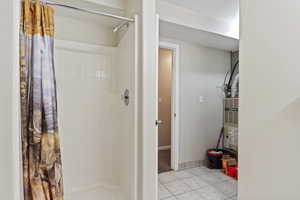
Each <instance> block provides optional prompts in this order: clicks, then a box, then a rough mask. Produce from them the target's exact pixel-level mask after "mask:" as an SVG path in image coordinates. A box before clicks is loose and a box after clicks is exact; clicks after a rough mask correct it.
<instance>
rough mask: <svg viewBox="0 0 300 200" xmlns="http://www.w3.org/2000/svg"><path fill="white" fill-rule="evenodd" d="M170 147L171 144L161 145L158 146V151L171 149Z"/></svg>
mask: <svg viewBox="0 0 300 200" xmlns="http://www.w3.org/2000/svg"><path fill="white" fill-rule="evenodd" d="M169 149H171V145H169V146H159V147H158V151H164V150H169Z"/></svg>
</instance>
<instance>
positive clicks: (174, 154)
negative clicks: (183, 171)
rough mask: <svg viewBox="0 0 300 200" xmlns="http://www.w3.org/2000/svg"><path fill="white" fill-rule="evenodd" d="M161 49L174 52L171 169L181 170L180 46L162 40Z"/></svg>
mask: <svg viewBox="0 0 300 200" xmlns="http://www.w3.org/2000/svg"><path fill="white" fill-rule="evenodd" d="M159 48H164V49H169V50H172V52H173V62H172V98H171V101H172V102H171V103H172V108H171V113H172V115H171V168H172V169H173V170H175V171H176V170H178V169H179V117H180V115H179V64H180V63H179V55H180V46H179V45H178V44H175V43H171V42H167V41H163V40H161V41H160V42H159Z"/></svg>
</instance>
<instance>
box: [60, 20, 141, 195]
mask: <svg viewBox="0 0 300 200" xmlns="http://www.w3.org/2000/svg"><path fill="white" fill-rule="evenodd" d="M135 29H136V28H135V26H134V25H132V26H131V27H130V28H129V30H128V31H127V33H126V34H125V35H124V36H123V38H122V39H121V41H120V42H119V45H118V46H117V47H108V46H100V45H90V44H85V43H80V42H70V41H59V40H57V41H56V68H57V78H58V84H57V85H58V100H59V101H58V102H59V114H60V115H59V116H60V127H61V136H62V151H63V163H64V177H65V189H66V199H67V200H68V199H72V200H77V199H78V200H83V199H90V200H98V199H103V198H107V199H110V198H111V199H116V200H119V199H124V200H127V199H128V200H129V199H130V200H131V199H134V196H135V192H136V168H137V166H136V146H137V145H136V128H135V127H136V124H135V120H134V118H135V109H136V105H135V104H136V94H135V92H136V89H135V87H136V86H135V85H136V78H135V76H136V75H135V73H136V72H135V71H136V59H135V56H136V52H135V37H134V36H135ZM125 88H128V89H129V90H130V92H131V95H130V98H131V102H130V105H129V107H126V106H125V105H124V104H123V102H122V101H121V98H120V97H121V94H122V92H123V91H124V90H125ZM69 134H71V136H69ZM81 163H84V164H83V165H82V164H81Z"/></svg>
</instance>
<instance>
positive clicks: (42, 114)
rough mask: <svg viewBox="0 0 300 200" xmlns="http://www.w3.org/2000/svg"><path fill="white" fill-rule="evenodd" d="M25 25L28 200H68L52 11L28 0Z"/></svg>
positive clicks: (22, 63) (23, 75)
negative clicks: (60, 137) (62, 156)
mask: <svg viewBox="0 0 300 200" xmlns="http://www.w3.org/2000/svg"><path fill="white" fill-rule="evenodd" d="M20 27H21V30H20V81H21V85H20V87H21V109H22V112H21V113H22V151H23V152H22V156H23V183H24V198H25V200H63V178H62V163H61V152H60V142H59V134H58V124H57V99H56V83H55V71H54V57H53V51H54V44H53V42H54V38H53V36H54V16H53V9H52V8H51V7H48V6H46V5H45V4H44V3H41V2H40V1H39V0H35V1H31V0H23V2H22V17H21V26H20Z"/></svg>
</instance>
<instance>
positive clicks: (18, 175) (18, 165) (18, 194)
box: [12, 0, 23, 200]
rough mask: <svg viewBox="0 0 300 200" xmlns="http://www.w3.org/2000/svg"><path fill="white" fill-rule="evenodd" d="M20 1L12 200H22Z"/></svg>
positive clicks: (15, 7) (16, 23)
mask: <svg viewBox="0 0 300 200" xmlns="http://www.w3.org/2000/svg"><path fill="white" fill-rule="evenodd" d="M20 11H21V1H20V0H14V1H13V13H14V19H13V20H14V23H13V29H14V36H13V52H12V53H13V57H12V59H13V77H12V80H13V84H12V100H13V104H12V134H13V143H12V148H13V166H14V170H13V187H14V189H13V191H14V196H13V198H14V200H22V199H23V175H22V174H23V173H22V170H23V168H22V153H21V152H22V146H21V103H20V63H19V49H20V45H19V30H20V29H19V24H20V23H19V22H20V16H21V12H20Z"/></svg>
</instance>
